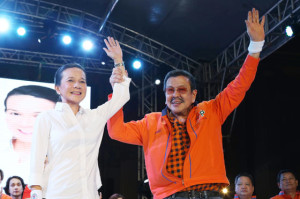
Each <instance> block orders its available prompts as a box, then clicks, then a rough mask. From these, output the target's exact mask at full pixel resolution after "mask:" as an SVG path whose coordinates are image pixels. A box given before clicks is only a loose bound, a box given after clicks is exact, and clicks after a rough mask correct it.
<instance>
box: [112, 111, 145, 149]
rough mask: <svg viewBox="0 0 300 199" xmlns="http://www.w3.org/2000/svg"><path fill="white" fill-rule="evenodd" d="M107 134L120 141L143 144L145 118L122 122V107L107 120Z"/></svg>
mask: <svg viewBox="0 0 300 199" xmlns="http://www.w3.org/2000/svg"><path fill="white" fill-rule="evenodd" d="M107 130H108V134H109V136H110V137H111V138H112V139H114V140H118V141H120V142H125V143H128V144H135V145H143V133H146V132H147V129H146V118H144V119H142V120H138V121H131V122H127V123H124V114H123V109H120V110H119V111H118V112H117V113H116V114H115V115H114V116H112V117H111V118H110V119H109V120H108V121H107Z"/></svg>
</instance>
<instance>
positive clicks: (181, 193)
mask: <svg viewBox="0 0 300 199" xmlns="http://www.w3.org/2000/svg"><path fill="white" fill-rule="evenodd" d="M264 20H265V19H264V17H263V18H262V21H261V22H260V21H259V14H258V11H257V10H255V9H252V11H249V12H248V19H247V20H246V21H245V22H246V26H247V31H248V35H249V37H250V40H251V42H250V45H249V48H248V50H249V55H248V56H247V58H246V60H245V62H244V64H243V66H242V68H241V70H240V73H239V75H238V76H237V77H236V78H235V80H233V81H232V82H231V83H230V84H229V85H228V86H227V87H226V88H225V89H224V90H223V91H222V92H221V93H220V94H219V95H218V96H217V97H216V98H215V99H213V100H210V101H205V102H201V103H196V102H195V100H196V95H197V90H196V85H195V79H194V77H193V76H192V75H191V74H190V73H188V72H187V71H183V70H174V71H171V72H169V73H168V74H167V75H166V77H165V80H164V92H165V96H166V105H167V107H166V108H165V109H164V110H163V111H162V112H160V113H158V112H156V113H150V114H147V115H145V117H144V118H143V119H142V120H139V121H132V122H128V123H124V120H123V111H122V110H120V111H119V112H117V113H116V114H115V115H114V116H113V117H112V118H111V119H110V120H109V121H108V124H107V127H108V132H109V135H110V137H111V138H112V139H115V140H119V141H121V142H125V143H129V144H136V145H141V146H143V149H144V155H145V162H146V169H147V175H148V178H149V184H150V188H151V191H152V194H153V196H154V199H161V198H209V199H219V198H221V197H220V196H219V191H220V189H222V188H223V187H226V186H228V184H229V181H228V179H227V177H226V171H225V164H224V155H223V147H222V132H221V126H222V124H223V123H224V121H225V119H226V118H227V116H228V115H229V114H230V113H231V112H232V111H233V110H234V109H235V108H236V107H237V106H238V105H239V104H240V102H241V101H242V100H243V98H244V96H245V93H246V91H247V90H248V89H249V88H250V85H251V83H252V82H253V80H254V78H255V74H256V70H257V66H258V62H259V54H260V51H261V50H262V46H263V44H264V38H265V34H264ZM121 78H122V75H121V71H120V70H117V69H116V70H114V72H113V73H112V76H111V78H110V82H111V84H112V85H113V84H114V83H115V82H118V81H120V79H121Z"/></svg>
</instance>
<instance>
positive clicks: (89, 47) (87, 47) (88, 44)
mask: <svg viewBox="0 0 300 199" xmlns="http://www.w3.org/2000/svg"><path fill="white" fill-rule="evenodd" d="M93 46H94V44H93V43H92V42H91V41H90V40H85V41H84V42H83V43H82V48H83V49H84V50H85V51H90V50H92V48H93Z"/></svg>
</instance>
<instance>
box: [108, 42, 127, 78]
mask: <svg viewBox="0 0 300 199" xmlns="http://www.w3.org/2000/svg"><path fill="white" fill-rule="evenodd" d="M104 42H105V45H106V48H103V50H104V51H105V52H106V54H107V56H109V57H110V58H111V59H113V60H114V65H115V67H120V68H121V70H122V73H123V75H126V72H125V66H124V62H123V52H122V49H121V46H120V44H119V42H118V41H117V40H115V39H114V38H112V37H107V39H104Z"/></svg>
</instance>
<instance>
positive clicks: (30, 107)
mask: <svg viewBox="0 0 300 199" xmlns="http://www.w3.org/2000/svg"><path fill="white" fill-rule="evenodd" d="M54 106H55V103H54V102H52V101H49V100H46V99H42V98H37V97H33V96H31V95H12V96H10V97H9V98H8V99H7V102H6V107H7V110H6V122H7V126H8V129H9V130H10V132H11V133H12V136H13V138H14V139H18V140H19V141H22V142H31V137H32V133H33V128H34V122H35V119H36V117H37V116H38V114H39V113H41V112H43V111H46V110H50V109H53V108H54Z"/></svg>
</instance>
